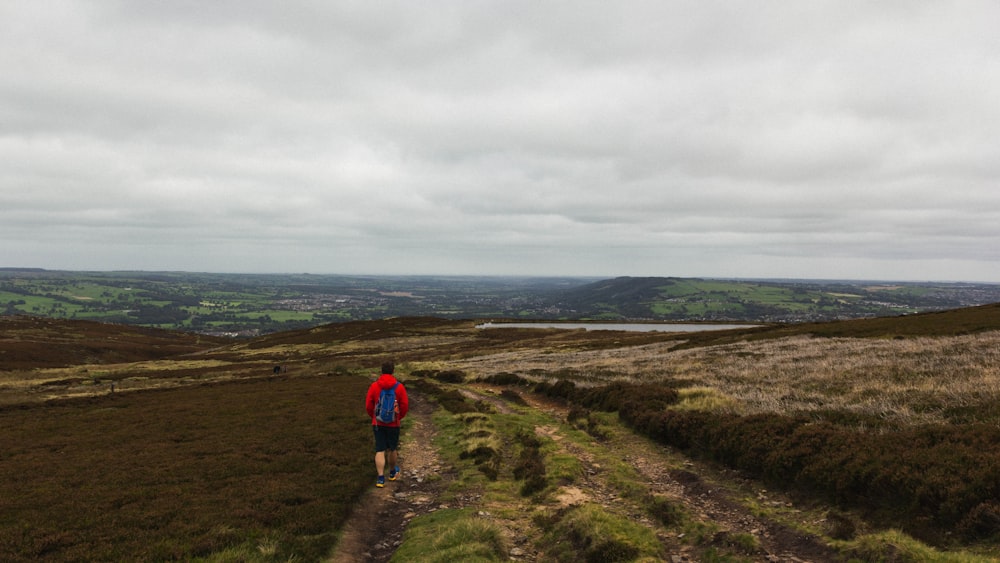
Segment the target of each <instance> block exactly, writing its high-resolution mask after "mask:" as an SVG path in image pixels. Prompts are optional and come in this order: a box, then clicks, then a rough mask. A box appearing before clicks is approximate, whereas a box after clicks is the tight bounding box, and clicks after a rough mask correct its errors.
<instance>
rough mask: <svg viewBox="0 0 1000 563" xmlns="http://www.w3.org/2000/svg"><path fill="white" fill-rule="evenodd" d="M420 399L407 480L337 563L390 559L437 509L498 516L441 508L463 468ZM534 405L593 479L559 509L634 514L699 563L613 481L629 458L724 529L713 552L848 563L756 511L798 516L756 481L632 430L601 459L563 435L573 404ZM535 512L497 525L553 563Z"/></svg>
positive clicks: (369, 515) (516, 549)
mask: <svg viewBox="0 0 1000 563" xmlns="http://www.w3.org/2000/svg"><path fill="white" fill-rule="evenodd" d="M462 393H463V394H465V395H466V396H467V397H468V398H470V399H474V400H481V401H486V402H489V403H491V404H493V405H494V406H495V407H496V409H497V411H498V412H501V413H507V414H510V413H512V412H514V411H513V410H512V409H511V408H510V406H509V405H508V404H507V403H506V401H504V400H503V399H501V398H499V397H498V396H497V395H498V393H499V391H498V390H496V389H492V388H489V387H488V386H467V387H466V388H464V389H463V390H462ZM414 398H415V400H414V401H413V406H412V410H411V416H410V417H408V424H407V425H406V426H405V427H404V436H403V445H402V447H401V450H400V465H401V467H402V475H403V476H402V478H401V479H399V480H397V481H395V482H387V483H386V487H385V488H383V489H378V488H375V487H374V483H373V486H372V489H371V491H369V492H368V493H367V494H366V495H365V498H364V499H363V500H362V504H361V505H360V507H361V508H359V509H358V510H356V511H355V514H354V515H353V516H352V517H351V519H350V520H349V522H348V524H347V526H346V527H345V529H344V533H343V534H344V535H343V539H342V541H341V542H340V544H339V545H338V548H337V550H336V552H335V553H334V554H333V556H332V558H331V559H330V560H331V561H334V562H383V561H388V560H390V559H391V557H392V556H393V553H394V552H395V551H396V549H397V548H398V547H399V546H400V545H401V544H402V539H403V533H404V531H405V529H406V525H407V524H408V523H409V522H410V521H411V520H412V519H413V518H414V517H416V516H419V515H422V514H426V513H429V512H432V511H435V510H439V509H443V508H461V507H465V506H473V507H476V506H479V507H480V516H482V517H484V518H491V516H490V514H491V511H493V510H494V509H495V508H496V507H487V506H484V505H482V504H481V498H480V497H479V496H478V494H476V493H470V494H468V495H458V496H453V495H449V498H451V499H452V500H451V502H450V503H448V504H445V503H442V502H441V500H440V492H441V491H442V490H444V488H445V487H446V486H447V484H448V483H449V481H450V479H451V478H452V477H453V476H454V470H453V469H452V468H449V467H446V466H445V465H444V464H443V463H442V461H441V459H440V458H439V456H438V454H437V452H436V451H435V449H434V447H433V444H432V440H433V437H434V435H435V433H436V432H437V430H436V429H435V428H434V425H433V422H432V419H431V414H432V412H433V409H434V408H435V406H434V405H433V403H430V402H428V401H424V400H420V397H419V396H418V395H417V394H416V393H414ZM524 398H525V399H526V400H527V401H528V403H529V405H530V406H531V407H532V408H533V409H536V410H539V411H541V412H544V413H545V414H546V415H547V417H550V418H551V420H552V424H551V425H548V424H547V425H544V426H539V427H537V428H536V429H535V431H536V434H538V435H539V436H544V437H546V438H548V439H551V440H552V441H554V442H555V443H557V444H558V445H559V447H560V448H561V449H562V450H563V451H564V452H566V453H568V454H569V455H572V456H574V457H576V458H577V459H579V460H580V461H581V463H582V465H583V467H584V475H583V477H582V478H581V479H579V480H578V481H577V482H575V483H572V484H570V485H567V486H564V487H562V488H561V489H560V490H559V491H558V493H557V494H555V495H554V496H553V497H554V498H553V500H554V502H556V503H558V504H559V505H561V506H563V507H568V506H572V505H576V504H581V503H585V502H586V503H597V504H600V505H602V506H604V507H611V506H614V507H615V508H616V509H618V510H625V511H626V512H627V513H628V515H629V517H630V519H632V520H634V521H636V522H640V523H641V524H643V525H645V526H647V527H650V528H651V529H654V530H655V529H658V530H659V532H658V534H657V535H658V537H659V539H660V541H661V543H662V544H663V546H664V551H665V552H666V553H668V554H669V555H668V556H667V560H668V561H671V563H682V562H689V561H692V562H693V561H699V560H700V559H699V557H700V556H699V548H698V547H697V546H695V545H692V542H691V541H687V540H686V539H685V538H684V537H683V536H684V534H683V533H675V531H674V530H671V531H664V528H663V527H662V526H659V527H658V525H657V524H656V523H654V522H653V521H652V520H651V518H650V517H649V515H648V514H646V513H645V512H644V511H643V510H642V508H641V507H639V506H638V505H636V504H635V503H634V502H633V501H631V500H630V499H628V498H627V495H623V494H622V493H621V491H619V490H618V488H616V486H615V484H614V483H613V481H612V480H611V479H610V478H609V475H608V470H607V467H606V465H607V463H606V460H608V459H614V460H619V461H621V460H624V462H625V463H627V464H628V465H629V466H631V468H633V469H634V470H635V472H636V473H637V474H638V475H640V476H641V479H642V480H644V481H645V484H646V486H648V488H649V492H650V493H651V494H654V495H658V496H663V497H666V498H669V499H670V500H671V501H672V502H674V503H675V504H677V505H680V506H683V509H684V510H685V512H686V513H687V514H688V515H689V517H691V518H694V519H697V520H699V521H701V522H706V523H712V524H713V529H717V530H718V531H717V532H715V534H714V536H713V537H711V538H708V539H707V540H705V541H708V542H709V543H710V544H711V545H717V546H729V548H733V547H734V546H739V543H738V540H737V538H738V537H744V538H746V537H752V538H754V544H755V547H754V548H753V549H752V550H750V551H749V552H746V553H741V554H740V557H741V558H743V560H746V561H761V562H786V561H787V562H826V561H840V560H841V557H839V555H838V553H837V552H836V551H835V550H833V549H832V548H830V547H828V546H827V545H825V544H824V543H823V542H822V541H821V540H819V539H818V538H816V537H813V536H811V535H808V534H805V533H802V532H800V531H797V530H795V529H792V528H791V527H789V526H787V525H785V524H783V523H781V522H778V521H776V520H774V519H771V518H769V517H767V516H762V515H761V514H760V512H761V511H759V510H753V509H752V508H751V507H750V506H748V503H747V502H745V501H744V499H746V498H748V497H750V498H753V499H755V501H756V502H757V503H758V504H760V505H768V506H772V507H779V508H780V509H781V510H783V511H790V512H795V508H794V507H793V504H792V503H791V502H790V501H789V500H788V499H786V498H783V497H781V496H780V495H777V494H774V493H771V492H768V491H765V490H763V489H760V488H759V487H757V488H756V489H755V488H754V486H753V484H752V483H750V482H748V481H745V480H742V479H740V478H739V477H738V476H737V475H734V474H730V473H728V472H720V471H718V470H715V469H713V468H711V467H707V466H703V465H701V464H699V463H697V462H695V461H692V460H687V459H684V458H683V457H681V456H680V455H679V454H677V453H676V452H672V451H669V450H666V449H665V448H663V447H661V446H658V445H656V444H654V443H652V442H650V441H648V440H645V439H643V438H641V437H638V436H635V435H633V434H631V433H617V434H616V435H615V436H614V437H612V438H610V439H608V440H604V441H601V442H600V446H601V450H600V451H601V453H600V454H599V455H595V454H594V453H593V451H594V450H593V448H583V447H581V446H580V445H579V444H575V443H573V441H572V440H569V439H567V438H566V437H565V436H563V435H562V434H561V433H560V422H561V421H565V419H566V408H565V407H563V406H561V405H559V404H556V403H552V402H549V401H545V400H542V399H540V398H538V397H532V396H528V395H526V396H525V397H524ZM373 473H374V472H373ZM373 481H374V477H373ZM514 512H517V511H514ZM530 512H531V511H530V510H521V511H520V513H521V514H522V515H523V516H522V517H521V518H515V519H511V518H509V517H505V518H503V519H499V518H498V519H495V521H494V523H495V524H496V525H497V527H499V528H501V529H503V530H504V533H505V535H506V536H507V540H508V544H509V545H510V546H512V548H511V550H510V559H511V560H514V561H545V560H546V557H545V554H544V553H541V552H539V551H538V550H537V549H536V547H535V546H536V545H537V544H536V540H537V539H538V538H540V536H541V534H542V531H541V530H538V529H537V527H536V526H535V525H534V524H533V523H532V522H531V520H530V514H529V513H530Z"/></svg>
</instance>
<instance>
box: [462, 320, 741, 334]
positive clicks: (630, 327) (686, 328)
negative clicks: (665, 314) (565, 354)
mask: <svg viewBox="0 0 1000 563" xmlns="http://www.w3.org/2000/svg"><path fill="white" fill-rule="evenodd" d="M756 326H760V325H736V324H699V323H562V322H534V323H483V324H481V325H476V328H563V329H568V330H574V329H581V328H582V329H584V330H625V331H633V332H654V331H659V332H702V331H706V330H729V329H733V328H753V327H756Z"/></svg>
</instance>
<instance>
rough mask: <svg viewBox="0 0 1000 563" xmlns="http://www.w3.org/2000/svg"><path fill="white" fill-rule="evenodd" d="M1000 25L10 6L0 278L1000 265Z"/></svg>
mask: <svg viewBox="0 0 1000 563" xmlns="http://www.w3.org/2000/svg"><path fill="white" fill-rule="evenodd" d="M998 23H1000V2H996V1H995V0H983V1H978V2H977V1H968V2H966V1H961V0H947V1H944V0H942V1H922V0H898V1H882V2H879V1H867V0H866V1H851V0H839V1H830V2H821V1H796V0H787V1H782V2H772V1H754V2H733V1H730V0H725V1H706V0H692V1H684V2H676V1H674V2H671V1H660V0H656V1H649V2H641V1H638V2H629V1H622V2H585V1H576V0H575V1H566V2H544V1H538V0H530V1H524V2H518V1H503V2H501V1H496V2H477V1H468V0H461V1H454V2H436V1H428V2H381V1H357V2H341V1H334V0H330V1H326V0H313V1H288V0H283V1H261V0H253V1H250V0H233V1H220V0H213V1H210V2H206V1H202V0H198V1H180V0H171V1H159V0H158V1H140V0H118V1H112V0H108V1H85V0H66V1H58V0H54V1H48V0H46V1H38V2H34V1H32V2H27V1H21V0H0V241H2V247H0V266H6V267H15V266H18V267H20V266H23V267H42V268H50V269H70V270H184V271H209V272H284V273H300V272H309V273H341V274H473V275H475V274H483V275H494V274H510V275H583V276H608V277H612V276H619V275H633V276H645V275H649V276H682V277H791V278H841V279H882V280H963V281H991V282H1000V33H997V25H998Z"/></svg>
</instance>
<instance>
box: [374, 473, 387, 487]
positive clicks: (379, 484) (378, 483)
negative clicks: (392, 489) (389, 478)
mask: <svg viewBox="0 0 1000 563" xmlns="http://www.w3.org/2000/svg"><path fill="white" fill-rule="evenodd" d="M375 486H376V487H384V486H385V476H384V475H379V476H378V480H377V481H375Z"/></svg>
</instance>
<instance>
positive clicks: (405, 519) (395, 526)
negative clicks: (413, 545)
mask: <svg viewBox="0 0 1000 563" xmlns="http://www.w3.org/2000/svg"><path fill="white" fill-rule="evenodd" d="M409 393H410V401H411V403H410V404H411V408H410V414H409V415H408V416H407V417H406V419H405V421H404V422H403V429H402V436H401V440H402V444H401V445H400V449H399V466H400V469H401V471H402V473H401V476H400V478H399V479H397V480H396V481H388V480H387V481H386V483H385V488H382V489H379V488H376V487H375V466H374V461H373V462H372V488H371V490H370V491H368V493H366V494H365V496H364V498H362V500H361V501H360V502H359V504H358V508H357V509H356V510H355V512H354V514H353V515H352V516H351V518H350V519H349V520H348V522H347V525H346V526H345V527H344V532H343V536H342V539H341V541H340V543H339V544H338V545H337V548H336V549H335V551H334V553H333V554H332V556H331V557H330V559H329V561H331V562H333V563H359V562H368V563H376V562H384V561H388V560H389V559H390V558H391V557H392V554H393V553H395V551H396V548H397V547H399V545H400V544H401V543H402V539H403V531H404V529H405V528H406V524H407V523H409V521H410V520H411V519H413V518H414V517H416V516H419V515H421V514H426V513H428V512H432V511H434V510H437V509H438V508H440V507H441V505H440V504H439V502H438V501H437V499H438V492H439V490H440V489H441V487H443V486H444V483H445V482H446V481H447V479H448V476H447V473H446V472H445V471H444V469H443V468H442V466H441V463H440V460H439V459H438V455H437V452H436V451H435V449H434V446H433V445H432V440H433V438H434V434H435V429H434V425H433V422H432V421H431V414H432V413H433V410H434V405H433V404H428V402H427V401H426V400H423V399H422V397H421V396H420V394H419V393H418V392H417V391H414V390H410V391H409ZM373 455H374V454H373ZM436 475H440V476H442V477H443V478H442V479H433V478H431V477H432V476H436Z"/></svg>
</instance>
